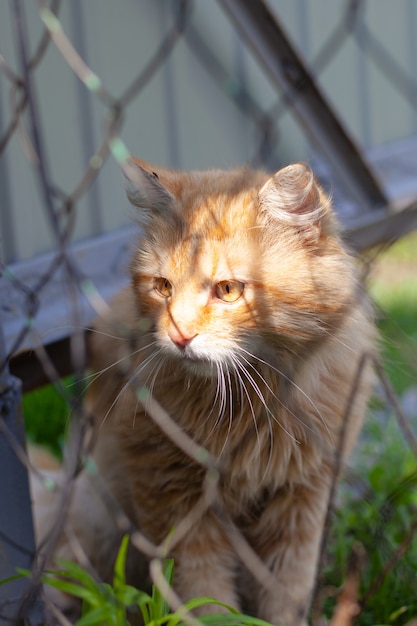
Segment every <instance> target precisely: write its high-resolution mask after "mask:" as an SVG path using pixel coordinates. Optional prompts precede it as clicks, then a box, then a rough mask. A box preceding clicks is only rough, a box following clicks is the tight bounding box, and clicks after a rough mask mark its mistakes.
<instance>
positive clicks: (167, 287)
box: [153, 276, 172, 298]
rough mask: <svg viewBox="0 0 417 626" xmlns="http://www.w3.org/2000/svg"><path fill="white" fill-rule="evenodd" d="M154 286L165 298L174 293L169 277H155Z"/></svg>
mask: <svg viewBox="0 0 417 626" xmlns="http://www.w3.org/2000/svg"><path fill="white" fill-rule="evenodd" d="M153 286H154V289H155V291H156V293H157V294H159V295H160V296H162V297H163V298H169V296H170V295H172V285H171V283H170V282H169V280H168V279H167V278H163V277H162V276H160V277H158V278H154V281H153Z"/></svg>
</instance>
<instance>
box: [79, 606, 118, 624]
mask: <svg viewBox="0 0 417 626" xmlns="http://www.w3.org/2000/svg"><path fill="white" fill-rule="evenodd" d="M112 608H113V607H111V606H108V605H102V606H98V607H97V608H95V609H93V610H92V611H88V613H86V614H85V615H83V617H81V618H80V619H79V620H77V621H76V622H75V625H74V626H93V625H94V624H97V625H99V626H103V624H107V626H110V625H111V624H115V625H119V624H120V626H122V625H123V624H124V623H125V621H123V622H117V621H116V620H115V619H114V617H115V616H114V614H113V611H112Z"/></svg>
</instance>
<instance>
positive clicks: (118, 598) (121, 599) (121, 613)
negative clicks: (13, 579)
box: [42, 536, 270, 626]
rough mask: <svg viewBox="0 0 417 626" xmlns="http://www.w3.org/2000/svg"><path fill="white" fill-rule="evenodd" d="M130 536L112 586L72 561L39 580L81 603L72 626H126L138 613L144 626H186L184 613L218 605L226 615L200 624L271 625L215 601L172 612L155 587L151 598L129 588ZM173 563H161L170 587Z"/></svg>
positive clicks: (197, 602)
mask: <svg viewBox="0 0 417 626" xmlns="http://www.w3.org/2000/svg"><path fill="white" fill-rule="evenodd" d="M128 543H129V537H128V536H125V537H124V538H123V540H122V544H121V547H120V550H119V553H118V555H117V559H116V563H115V568H114V578H113V584H112V585H110V584H106V583H103V582H97V581H96V580H95V579H94V577H93V576H91V575H90V574H89V573H88V572H86V571H85V570H84V569H83V568H82V567H80V566H79V565H77V564H76V563H72V562H71V561H60V562H59V564H60V569H59V570H55V571H51V572H48V573H46V574H45V575H44V576H43V578H42V581H43V583H44V584H47V585H50V586H52V587H55V588H56V589H58V590H59V591H61V592H63V593H67V594H69V595H72V596H74V597H76V598H79V599H80V600H82V616H81V618H80V619H79V620H78V621H77V622H76V624H75V626H102V625H103V624H107V626H127V625H128V624H130V621H129V620H130V617H131V616H134V615H135V614H136V613H138V612H140V613H141V615H142V618H143V622H144V624H145V626H163V625H166V626H185V624H186V621H185V620H184V619H183V615H184V612H185V613H187V612H189V611H192V610H193V609H196V608H198V607H200V606H202V605H207V604H212V605H217V606H221V607H223V608H226V609H227V610H228V613H226V614H224V613H222V614H217V613H213V614H212V615H205V616H204V617H200V618H198V620H197V621H198V622H199V623H201V624H210V625H213V626H216V624H217V625H218V626H220V625H221V626H226V625H228V624H230V625H232V624H233V625H235V626H270V625H269V624H267V622H264V621H262V620H260V619H257V618H254V617H250V616H247V615H243V614H241V613H239V612H238V611H237V610H236V609H234V608H232V607H230V606H228V605H226V604H224V603H222V602H219V601H218V600H215V599H214V598H195V599H193V600H190V601H188V602H185V603H184V605H183V607H184V610H182V611H178V612H171V611H170V608H169V606H168V604H167V602H166V600H165V598H164V597H163V595H162V594H161V592H160V591H159V589H158V587H157V586H156V585H153V586H152V592H151V595H149V594H147V593H145V592H144V591H140V590H138V589H136V588H135V587H132V586H131V585H128V584H127V582H126V577H125V564H126V555H127V549H128ZM173 571H174V563H173V561H172V559H167V560H166V561H165V562H164V568H163V574H164V578H165V580H166V581H167V582H168V584H169V585H171V584H172V578H173Z"/></svg>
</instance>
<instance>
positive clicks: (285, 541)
mask: <svg viewBox="0 0 417 626" xmlns="http://www.w3.org/2000/svg"><path fill="white" fill-rule="evenodd" d="M328 482H329V481H327V480H326V479H325V477H320V478H316V479H315V480H312V481H311V483H309V484H308V485H297V486H292V487H287V488H285V489H281V490H280V491H279V492H278V493H277V494H276V495H275V497H274V498H273V499H272V500H271V501H270V502H269V503H268V505H267V506H266V508H265V510H264V511H263V514H262V516H261V518H260V519H259V521H258V523H257V524H256V525H255V527H254V528H253V529H252V532H251V536H250V537H249V539H250V541H251V542H252V544H253V546H254V549H255V550H256V552H257V553H258V555H259V556H260V557H261V558H262V560H263V561H264V563H265V564H266V565H267V567H268V568H269V569H270V571H271V576H274V579H275V580H274V592H273V593H271V592H270V591H268V590H267V589H265V588H263V587H261V588H260V589H259V591H258V594H257V601H256V604H257V615H258V616H259V617H261V618H263V619H265V620H267V621H269V622H271V623H272V624H274V625H275V626H306V624H307V615H308V611H309V607H310V602H311V595H312V591H313V588H314V583H315V577H316V570H317V560H318V553H319V546H320V541H321V536H322V529H323V524H324V518H325V514H326V509H327V501H328ZM275 581H276V584H275Z"/></svg>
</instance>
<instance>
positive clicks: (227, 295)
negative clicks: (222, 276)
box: [215, 280, 245, 302]
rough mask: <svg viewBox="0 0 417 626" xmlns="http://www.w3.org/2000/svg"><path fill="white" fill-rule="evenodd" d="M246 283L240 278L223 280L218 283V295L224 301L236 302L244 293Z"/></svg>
mask: <svg viewBox="0 0 417 626" xmlns="http://www.w3.org/2000/svg"><path fill="white" fill-rule="evenodd" d="M244 288H245V284H244V283H241V282H240V281H238V280H222V281H221V282H220V283H217V285H216V288H215V291H216V296H217V297H218V298H220V300H223V302H236V300H239V298H240V296H241V295H242V293H243V290H244Z"/></svg>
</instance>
